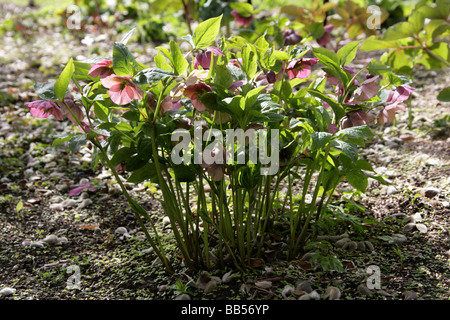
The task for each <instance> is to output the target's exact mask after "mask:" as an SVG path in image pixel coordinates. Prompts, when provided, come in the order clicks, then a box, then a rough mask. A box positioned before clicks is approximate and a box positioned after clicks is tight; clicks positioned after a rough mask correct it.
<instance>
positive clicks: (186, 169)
mask: <svg viewBox="0 0 450 320" xmlns="http://www.w3.org/2000/svg"><path fill="white" fill-rule="evenodd" d="M172 169H173V172H174V173H175V177H176V179H177V180H178V181H179V182H192V181H195V180H196V178H197V174H196V172H195V170H194V168H193V167H192V166H186V165H182V164H180V165H173V166H172Z"/></svg>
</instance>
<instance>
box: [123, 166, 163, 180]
mask: <svg viewBox="0 0 450 320" xmlns="http://www.w3.org/2000/svg"><path fill="white" fill-rule="evenodd" d="M146 180H150V181H152V182H154V183H157V182H158V174H157V172H156V166H155V164H154V163H147V164H145V165H144V166H143V167H141V168H140V169H138V170H136V171H134V172H133V173H132V174H131V176H130V177H129V178H128V180H127V182H129V183H141V182H144V181H146Z"/></svg>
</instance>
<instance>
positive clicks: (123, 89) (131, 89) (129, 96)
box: [101, 74, 143, 106]
mask: <svg viewBox="0 0 450 320" xmlns="http://www.w3.org/2000/svg"><path fill="white" fill-rule="evenodd" d="M131 78H132V77H131V76H117V75H115V74H112V75H110V76H108V77H106V78H103V79H101V82H102V85H103V86H104V87H105V88H108V89H109V96H110V97H111V100H112V102H114V103H115V104H117V105H119V106H123V105H127V104H129V103H130V102H131V101H132V100H133V99H136V100H140V99H142V98H143V91H142V90H141V89H140V88H139V87H138V86H137V85H136V84H135V83H133V81H131Z"/></svg>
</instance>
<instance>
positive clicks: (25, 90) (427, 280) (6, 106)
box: [0, 5, 450, 300]
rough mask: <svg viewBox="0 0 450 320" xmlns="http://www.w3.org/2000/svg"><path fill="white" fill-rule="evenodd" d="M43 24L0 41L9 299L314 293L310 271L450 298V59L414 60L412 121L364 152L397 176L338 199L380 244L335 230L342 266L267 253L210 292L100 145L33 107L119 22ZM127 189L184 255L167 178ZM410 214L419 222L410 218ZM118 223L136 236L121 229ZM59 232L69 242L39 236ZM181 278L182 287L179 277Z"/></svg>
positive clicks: (4, 268)
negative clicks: (38, 87) (94, 157)
mask: <svg viewBox="0 0 450 320" xmlns="http://www.w3.org/2000/svg"><path fill="white" fill-rule="evenodd" d="M17 8H18V7H17V6H12V5H3V7H2V10H5V11H6V12H9V13H14V12H15V11H14V10H17ZM39 30H40V32H39V37H38V38H37V32H36V31H37V30H36V29H33V28H26V27H24V29H22V30H21V31H20V32H12V33H11V32H10V33H5V34H4V35H3V45H2V48H0V52H1V55H0V56H1V57H2V58H1V59H0V93H1V95H0V119H1V120H0V126H1V127H0V156H1V157H0V172H1V176H0V234H1V236H0V290H1V289H2V288H5V287H9V288H14V289H15V290H16V291H15V293H14V294H12V295H8V296H4V297H1V296H0V300H1V299H6V300H8V299H10V300H43V299H46V300H54V299H68V300H109V299H116V300H117V299H124V300H129V299H130V300H134V299H139V300H173V299H175V298H176V297H179V296H180V294H182V293H185V294H188V295H189V296H190V298H191V299H195V300H198V299H205V300H257V299H272V300H281V299H297V298H298V297H300V296H301V294H303V293H302V292H299V290H297V291H290V292H289V293H288V294H286V292H287V290H283V289H286V286H292V287H294V288H295V286H296V284H297V283H298V282H299V281H301V280H307V281H309V283H310V284H311V286H312V288H313V289H314V290H316V291H317V292H318V293H319V295H320V296H321V297H322V298H323V297H324V296H325V293H326V290H327V288H329V287H330V286H334V287H337V288H339V290H340V293H341V296H340V299H344V300H400V299H423V300H448V299H449V298H450V280H449V277H448V276H449V274H450V246H449V236H450V235H449V230H450V204H449V201H450V200H449V192H450V188H449V185H450V144H449V142H450V138H449V136H450V127H449V125H450V124H449V119H447V120H446V119H445V118H444V116H445V115H449V111H450V108H449V104H448V103H442V102H439V101H438V100H437V99H436V96H437V93H438V92H439V91H440V90H442V89H443V88H444V87H445V86H447V85H448V83H450V75H449V73H448V70H441V71H427V70H424V69H421V68H418V69H417V70H416V71H415V77H414V78H413V83H412V84H411V85H412V86H413V87H416V88H417V89H416V91H415V93H414V97H413V100H412V112H413V113H412V114H413V116H414V120H413V122H412V126H411V127H409V126H408V114H407V112H404V113H400V114H399V116H398V118H397V122H396V124H395V125H389V126H385V127H384V128H380V127H379V126H378V127H374V131H375V133H376V137H375V138H374V139H373V140H371V141H367V148H365V149H364V150H363V154H364V156H365V157H366V159H367V160H369V162H370V163H371V164H372V165H373V167H374V168H375V170H377V172H378V173H379V174H381V175H383V176H384V177H385V178H386V179H387V180H388V181H389V182H390V185H388V186H383V185H380V183H379V182H377V181H375V180H373V181H371V183H370V186H369V188H368V190H367V192H366V193H364V194H362V193H358V192H354V191H353V190H352V189H351V188H349V186H348V185H346V184H342V185H341V186H340V188H339V193H340V195H341V197H340V200H337V201H336V203H335V205H340V206H341V207H342V208H347V209H348V211H346V212H347V213H351V216H352V217H355V218H354V219H351V218H349V215H345V216H344V218H342V220H339V222H338V223H337V222H335V223H336V224H335V225H334V227H335V229H333V230H334V232H335V233H334V234H341V233H344V232H346V233H348V235H349V237H350V238H351V239H352V240H354V241H356V242H360V241H370V243H372V244H373V246H374V249H373V251H370V250H364V251H363V250H360V249H357V250H354V251H349V250H347V249H342V248H338V247H336V246H335V243H334V242H333V241H331V240H329V241H328V242H327V243H329V246H328V247H327V248H331V249H329V251H328V254H329V255H330V256H333V257H335V258H337V259H339V260H340V261H341V262H342V265H343V267H344V270H343V271H335V270H327V271H324V270H323V268H322V267H321V265H320V264H319V265H317V264H314V263H310V262H308V261H305V259H301V257H299V259H298V260H293V261H287V260H284V259H281V258H280V259H275V260H272V261H267V262H266V263H265V264H264V265H262V266H260V267H258V268H255V269H254V270H251V271H248V272H245V273H240V272H238V270H234V269H232V268H227V269H226V270H210V271H209V272H210V273H211V275H212V276H218V277H219V278H220V279H222V277H223V275H224V274H225V273H227V272H230V271H231V272H232V276H231V278H230V279H229V281H228V282H221V283H219V284H218V286H217V287H216V288H215V289H214V290H212V291H211V292H208V293H207V292H205V291H204V290H202V289H199V288H196V287H195V286H191V285H189V280H190V279H193V280H194V281H193V282H195V281H196V280H197V279H198V276H199V274H192V273H189V272H188V271H187V270H186V269H185V268H184V267H183V266H182V265H181V264H178V265H177V266H176V268H177V270H176V273H175V274H169V273H167V272H166V271H165V270H164V268H163V266H162V265H161V264H158V263H157V262H158V261H157V259H156V256H155V254H153V253H152V252H151V250H148V249H149V245H148V244H147V243H146V241H144V240H143V239H142V235H141V232H140V227H139V225H138V224H137V222H136V220H135V218H134V216H133V214H132V211H131V210H130V209H129V208H128V206H127V203H126V201H125V199H124V198H123V197H122V196H121V195H120V193H119V192H118V190H117V188H116V187H115V184H114V181H113V179H112V178H111V174H110V173H109V172H108V171H105V170H103V168H101V167H100V166H98V167H96V168H94V169H92V168H91V167H90V164H89V163H88V161H87V159H89V155H90V153H91V152H92V150H90V149H89V147H85V148H82V149H81V150H80V151H79V152H78V153H76V154H71V153H70V152H69V151H68V149H67V145H65V144H61V145H58V146H55V147H54V146H52V143H53V141H54V139H55V136H56V135H57V134H61V133H63V132H65V131H67V130H69V129H70V124H69V123H68V122H67V121H64V122H58V121H55V120H47V119H45V120H42V119H35V118H32V117H31V116H30V114H29V112H28V108H27V107H26V106H25V105H24V103H25V102H27V101H32V100H35V99H36V98H37V97H36V94H35V93H34V92H33V83H34V82H35V81H38V82H39V81H45V80H46V79H49V78H52V77H56V76H57V74H58V73H59V72H60V71H61V66H62V63H64V62H65V61H67V60H68V58H69V57H70V56H73V57H78V58H80V57H88V56H90V55H92V54H93V53H97V54H99V55H101V54H102V53H103V54H108V52H109V50H110V42H111V39H113V38H117V37H118V36H117V35H115V34H114V32H113V31H111V30H105V29H102V30H97V31H92V32H91V33H90V36H89V37H90V40H89V41H92V43H91V44H90V45H84V44H83V43H86V41H87V40H86V39H87V37H82V36H80V35H79V34H74V33H71V32H68V31H67V30H66V31H64V30H63V32H60V31H61V30H60V29H58V28H57V27H55V26H40V27H39ZM132 50H135V51H133V52H138V53H139V55H140V57H141V62H143V63H146V62H147V61H151V56H152V53H153V52H154V49H153V48H152V47H151V45H145V46H142V45H136V47H133V48H132ZM366 58H367V56H366V57H361V59H366ZM124 176H125V175H124ZM85 179H88V181H90V182H91V186H93V189H92V190H85V191H84V192H83V193H82V194H81V195H79V196H72V197H70V196H69V195H68V191H69V190H71V189H73V188H74V187H75V186H78V185H80V184H82V183H83V181H85ZM127 187H128V188H129V190H130V192H131V194H132V195H133V196H135V197H136V198H137V199H138V200H139V202H140V203H142V204H143V206H144V207H145V208H146V209H147V210H148V212H149V213H150V215H151V216H152V218H154V221H155V222H157V223H158V225H159V227H160V228H161V230H165V234H166V236H167V241H168V243H169V249H168V250H169V253H170V255H171V256H172V258H173V259H174V260H176V259H177V255H178V253H177V251H176V248H175V246H174V245H172V244H170V243H171V242H170V239H169V238H170V237H169V235H170V232H169V231H170V230H169V229H168V228H167V227H166V226H165V225H164V223H163V217H164V212H163V211H162V209H161V206H160V203H159V200H158V199H159V194H158V190H157V189H156V188H155V187H153V188H146V187H143V186H142V185H138V186H131V185H128V186H127ZM68 199H69V200H72V201H67V200H68ZM343 199H346V200H345V201H344V200H343ZM20 204H22V207H21V205H20ZM352 204H353V206H352ZM358 208H359V209H358ZM411 216H414V217H415V219H416V220H415V221H416V225H417V226H415V225H410V226H411V228H412V229H411V230H407V229H405V226H406V225H407V224H408V223H409V222H410V221H411V220H410V219H411V218H410V217H411ZM361 221H362V222H363V223H361ZM419 225H420V226H419ZM119 227H124V228H126V230H127V231H128V233H129V235H125V236H124V235H122V234H119V233H117V232H116V231H117V229H118V228H119ZM406 228H408V227H406ZM425 228H426V230H425ZM328 231H329V230H328ZM50 234H53V235H56V236H57V237H59V238H63V237H65V238H66V239H67V241H63V242H64V243H60V244H55V245H39V242H38V241H40V240H43V239H45V238H46V237H47V236H48V235H50ZM395 234H401V235H403V236H405V237H406V238H405V239H403V240H405V241H404V242H402V241H401V240H399V239H400V238H398V237H397V238H396V236H394V235H395ZM325 236H327V234H325ZM323 241H327V240H326V239H325V240H323ZM73 266H75V269H76V268H77V267H78V268H79V270H80V277H79V280H80V282H79V288H70V284H76V283H77V282H75V281H74V280H76V279H77V278H76V277H75V275H76V270H75V269H73ZM370 266H372V267H371V268H375V269H376V268H379V271H380V276H381V278H380V279H381V283H380V286H379V287H375V288H374V289H372V290H371V292H370V294H364V293H363V291H362V289H361V288H362V287H361V286H360V285H361V284H362V285H367V284H368V281H369V277H370V276H371V272H370V270H374V269H370V268H369V267H370ZM368 268H369V269H368ZM177 281H178V282H179V281H181V283H182V284H183V285H181V286H180V285H179V286H178V287H177V286H176V283H177ZM262 281H270V283H271V284H270V285H267V286H264V285H262V284H261V282H262ZM191 284H192V282H191ZM244 285H245V286H244ZM244 288H247V289H248V290H247V291H246V290H244ZM414 294H416V295H414Z"/></svg>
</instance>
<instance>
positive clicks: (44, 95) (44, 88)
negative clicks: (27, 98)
mask: <svg viewBox="0 0 450 320" xmlns="http://www.w3.org/2000/svg"><path fill="white" fill-rule="evenodd" d="M54 85H55V82H54V81H53V82H36V84H35V85H34V90H35V91H36V93H37V94H38V95H39V97H40V98H41V99H43V100H47V101H49V100H58V97H57V96H56V94H55V90H54Z"/></svg>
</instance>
